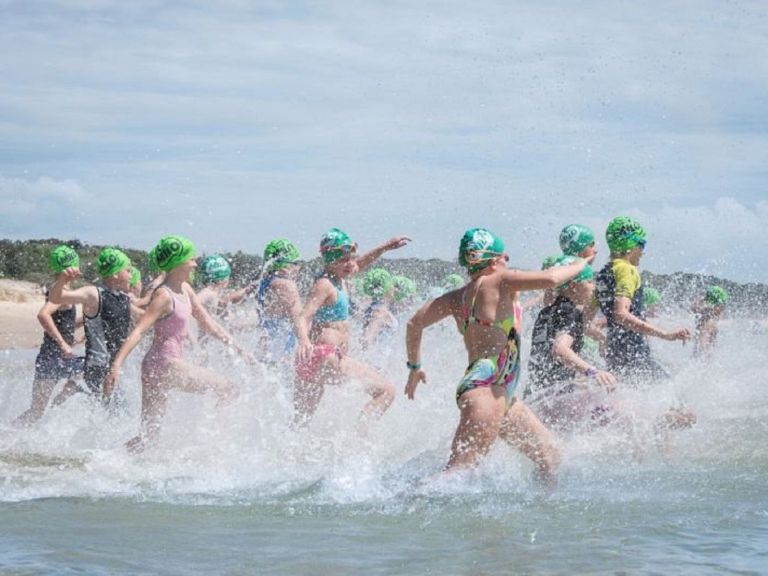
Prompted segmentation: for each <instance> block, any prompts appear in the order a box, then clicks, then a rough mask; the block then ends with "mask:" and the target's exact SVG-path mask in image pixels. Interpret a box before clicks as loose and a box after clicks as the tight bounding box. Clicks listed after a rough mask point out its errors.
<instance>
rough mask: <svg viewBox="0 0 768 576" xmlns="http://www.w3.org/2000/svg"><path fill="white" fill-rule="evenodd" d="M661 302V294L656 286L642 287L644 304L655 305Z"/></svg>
mask: <svg viewBox="0 0 768 576" xmlns="http://www.w3.org/2000/svg"><path fill="white" fill-rule="evenodd" d="M659 302H661V294H659V291H658V290H656V288H651V287H650V286H648V287H643V304H644V305H645V306H656V304H658V303H659Z"/></svg>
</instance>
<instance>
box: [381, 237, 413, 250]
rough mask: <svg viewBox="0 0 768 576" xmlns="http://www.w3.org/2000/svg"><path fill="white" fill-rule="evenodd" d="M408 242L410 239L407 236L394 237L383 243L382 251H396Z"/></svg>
mask: <svg viewBox="0 0 768 576" xmlns="http://www.w3.org/2000/svg"><path fill="white" fill-rule="evenodd" d="M410 241H411V239H410V238H409V237H408V236H395V237H394V238H390V239H389V240H387V241H386V242H385V243H384V249H385V250H397V249H398V248H402V247H403V246H405V245H406V244H408V242H410Z"/></svg>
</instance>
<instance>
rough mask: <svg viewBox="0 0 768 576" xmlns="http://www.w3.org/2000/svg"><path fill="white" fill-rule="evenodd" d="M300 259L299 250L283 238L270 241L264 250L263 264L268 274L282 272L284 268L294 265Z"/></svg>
mask: <svg viewBox="0 0 768 576" xmlns="http://www.w3.org/2000/svg"><path fill="white" fill-rule="evenodd" d="M300 258H301V254H300V253H299V249H298V248H296V246H295V245H294V244H293V242H291V241H290V240H286V239H285V238H277V239H275V240H271V241H270V242H269V244H267V247H266V248H264V263H265V265H266V267H267V270H268V271H269V272H275V271H277V270H282V269H283V268H285V267H286V266H290V265H291V264H295V263H296V262H298V261H299V259H300Z"/></svg>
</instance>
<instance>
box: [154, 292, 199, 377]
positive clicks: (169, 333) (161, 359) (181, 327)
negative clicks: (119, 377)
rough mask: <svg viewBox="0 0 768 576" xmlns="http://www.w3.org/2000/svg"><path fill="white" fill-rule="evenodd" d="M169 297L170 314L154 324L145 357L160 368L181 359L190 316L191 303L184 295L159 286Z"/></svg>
mask: <svg viewBox="0 0 768 576" xmlns="http://www.w3.org/2000/svg"><path fill="white" fill-rule="evenodd" d="M158 289H159V290H165V291H166V292H167V293H168V294H169V295H170V297H171V302H172V309H171V312H170V313H168V314H167V315H166V316H164V317H163V318H161V319H160V320H158V321H157V322H156V323H155V337H154V340H153V341H152V346H151V347H150V349H149V351H148V352H147V354H146V356H145V362H146V361H148V360H149V361H150V362H152V363H154V364H155V365H159V366H160V367H161V368H165V367H166V365H167V364H168V363H169V362H171V361H172V360H177V359H181V358H182V357H183V342H184V338H185V337H186V335H187V325H188V322H189V318H190V316H191V315H192V303H191V302H190V300H189V296H188V295H187V294H186V293H182V294H178V293H176V292H174V291H173V290H171V289H170V288H169V287H168V286H161V287H160V288H158Z"/></svg>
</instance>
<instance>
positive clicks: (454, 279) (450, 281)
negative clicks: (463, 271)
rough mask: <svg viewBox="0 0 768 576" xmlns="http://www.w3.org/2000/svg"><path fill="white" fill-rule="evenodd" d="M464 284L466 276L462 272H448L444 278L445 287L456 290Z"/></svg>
mask: <svg viewBox="0 0 768 576" xmlns="http://www.w3.org/2000/svg"><path fill="white" fill-rule="evenodd" d="M463 285H464V278H462V277H461V275H460V274H448V276H446V277H445V279H444V280H443V288H447V289H448V290H455V289H456V288H460V287H461V286H463Z"/></svg>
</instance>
